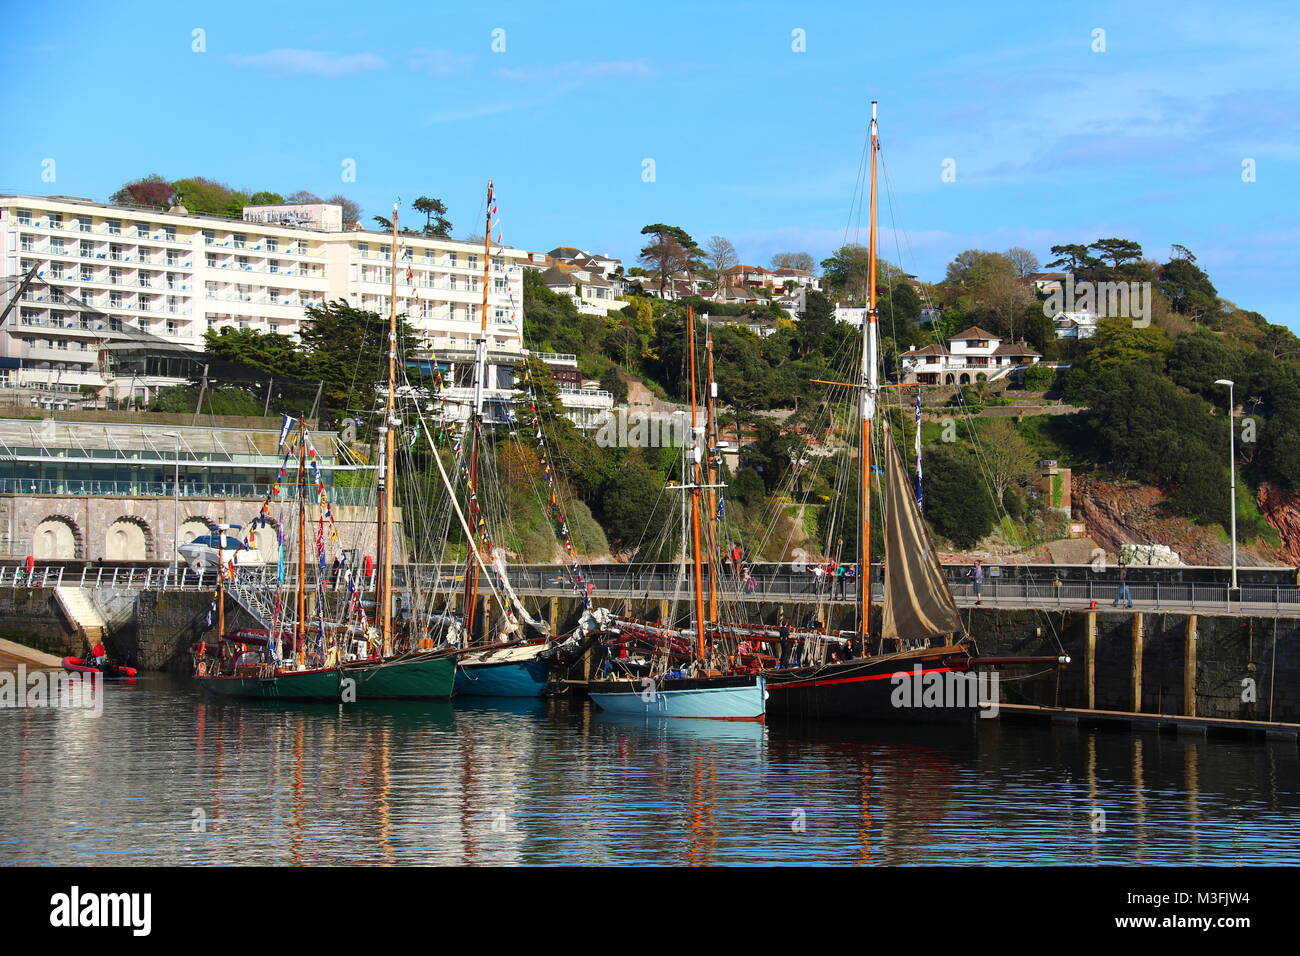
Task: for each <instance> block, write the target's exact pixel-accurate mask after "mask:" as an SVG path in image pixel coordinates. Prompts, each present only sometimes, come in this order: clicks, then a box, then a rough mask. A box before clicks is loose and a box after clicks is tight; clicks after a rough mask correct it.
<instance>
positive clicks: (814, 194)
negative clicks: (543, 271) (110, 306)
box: [0, 2, 1300, 331]
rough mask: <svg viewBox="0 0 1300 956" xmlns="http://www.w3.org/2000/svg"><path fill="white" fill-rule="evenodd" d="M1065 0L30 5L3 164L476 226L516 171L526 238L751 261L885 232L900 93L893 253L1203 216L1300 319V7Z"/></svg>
mask: <svg viewBox="0 0 1300 956" xmlns="http://www.w3.org/2000/svg"><path fill="white" fill-rule="evenodd" d="M1064 6H1066V5H1045V4H1041V3H994V4H970V3H943V2H929V3H926V4H923V5H917V4H870V5H868V4H862V3H856V2H855V3H848V2H846V3H824V4H794V3H788V2H787V3H763V2H759V3H745V4H743V5H741V4H735V5H734V6H727V7H723V8H720V9H719V8H706V5H704V4H699V3H675V2H659V3H655V4H610V5H608V6H606V5H602V4H568V5H566V4H558V3H552V4H537V3H522V4H513V3H499V4H495V5H491V6H485V5H477V4H468V3H382V2H379V3H369V4H365V3H355V2H348V3H340V2H316V3H311V4H301V5H290V4H274V3H266V2H262V3H256V4H254V3H239V2H230V3H223V4H220V5H217V4H211V5H209V4H203V3H195V4H184V5H181V4H175V3H159V4H153V3H148V2H138V3H131V4H119V5H116V6H115V5H110V4H102V3H97V4H89V3H87V4H60V3H43V4H23V5H21V6H18V5H13V6H11V7H10V8H9V9H8V10H7V11H6V16H5V30H4V33H3V36H0V63H3V66H2V67H0V79H2V80H3V83H4V88H5V90H6V94H7V95H6V96H5V97H4V98H3V102H0V120H2V121H3V122H4V124H5V125H4V128H5V130H6V133H7V135H6V137H5V139H6V143H5V146H4V149H3V150H2V151H0V190H3V191H20V192H33V193H63V194H69V195H77V196H86V197H90V198H95V199H105V198H107V197H108V195H109V194H110V193H112V192H113V191H114V190H115V189H116V188H117V187H118V186H119V185H120V184H121V183H122V182H124V181H126V180H128V179H131V178H133V177H135V176H139V175H143V174H145V173H150V172H159V173H162V174H163V175H165V176H168V177H169V178H178V177H181V176H189V175H207V176H210V177H212V178H215V179H218V180H221V181H223V182H227V183H229V184H231V185H233V186H237V187H242V188H249V189H271V190H275V191H278V192H282V193H288V192H291V191H294V190H296V189H309V190H311V191H313V192H316V193H318V194H320V195H330V194H333V193H336V192H343V193H344V194H346V195H350V196H352V197H353V198H354V199H356V200H357V201H359V202H360V203H361V204H362V205H363V207H364V208H365V210H366V215H367V216H370V215H373V214H375V213H380V214H385V215H386V214H387V212H388V209H389V207H390V206H391V204H392V202H393V200H394V199H395V198H397V197H400V198H401V199H402V200H403V201H404V202H409V201H410V200H412V199H414V198H415V197H416V196H418V195H421V194H426V195H433V196H438V197H441V198H442V199H444V200H445V201H446V202H447V203H448V205H449V206H450V218H451V219H452V220H453V222H454V223H455V226H456V233H457V234H458V235H461V234H466V233H468V232H470V231H471V230H474V229H476V228H477V227H478V225H479V219H480V217H481V215H482V212H481V210H482V193H483V187H484V183H485V181H486V180H487V179H488V178H489V177H491V178H493V179H495V180H496V182H497V184H498V193H499V195H500V216H501V231H502V233H503V238H504V240H505V241H506V242H507V243H509V244H511V245H516V246H522V247H525V248H529V249H540V250H543V251H544V250H547V249H550V248H552V247H554V246H557V245H576V246H581V247H583V248H587V249H590V250H592V251H595V252H606V253H609V254H612V255H618V256H621V257H622V258H624V259H625V260H626V261H628V263H629V264H632V262H633V260H634V258H635V255H636V252H637V249H638V248H639V245H640V236H639V231H640V229H641V227H642V226H643V225H645V224H646V223H651V222H668V223H674V224H679V225H681V226H683V227H684V228H685V229H686V230H687V231H689V232H690V233H691V234H692V235H693V236H695V237H696V239H697V240H699V241H700V242H703V241H704V240H705V239H707V238H708V237H709V236H711V235H715V234H716V235H724V236H727V237H728V238H730V239H731V240H732V241H733V242H734V243H735V245H736V247H737V249H738V251H739V253H740V256H741V259H742V261H745V262H752V263H757V264H763V265H765V264H767V262H768V260H769V259H770V257H771V255H772V254H773V253H775V252H783V251H807V252H811V253H812V254H813V255H814V256H816V257H817V258H818V259H819V260H820V259H821V258H823V257H824V256H825V255H826V254H827V253H829V252H830V251H831V250H832V249H833V248H834V247H836V246H838V245H839V244H840V243H841V242H842V241H843V240H844V239H845V238H846V237H847V238H849V239H854V238H859V237H861V238H865V231H863V232H862V233H861V234H859V233H858V229H859V227H860V225H861V228H863V230H865V225H864V224H861V223H860V217H859V216H858V214H857V212H856V211H855V210H854V208H853V197H854V192H855V182H856V178H857V172H858V164H859V159H860V156H861V151H862V144H863V138H864V133H865V121H866V116H867V110H868V102H869V101H870V100H871V99H872V98H875V99H878V100H879V101H880V103H881V107H880V109H881V139H882V143H883V154H882V155H883V158H884V162H885V166H886V171H887V173H888V178H889V183H890V187H891V196H890V201H889V202H882V206H881V222H882V228H883V229H884V233H883V236H882V254H884V255H885V256H886V257H888V258H890V259H893V260H895V261H898V262H899V263H900V264H901V265H903V267H904V268H906V269H907V270H908V271H910V272H914V273H916V274H918V275H920V276H921V277H922V278H925V279H931V280H937V279H939V278H941V277H942V274H943V269H944V266H945V264H946V263H947V262H948V260H949V259H951V258H952V256H953V255H954V254H956V253H957V252H959V251H961V250H963V249H967V248H972V247H978V248H986V249H994V250H1001V249H1005V248H1007V247H1008V246H1012V245H1022V246H1025V247H1027V248H1029V249H1031V250H1033V251H1034V252H1035V253H1037V254H1038V255H1039V258H1040V259H1041V260H1043V261H1044V262H1046V261H1047V259H1048V258H1050V257H1049V256H1048V254H1047V253H1048V247H1049V246H1051V245H1052V244H1054V243H1061V242H1085V243H1086V242H1091V241H1092V240H1094V239H1097V238H1101V237H1109V236H1122V237H1125V238H1132V239H1136V240H1138V241H1139V242H1141V243H1142V244H1143V246H1144V248H1145V249H1146V250H1147V253H1148V254H1149V255H1151V256H1152V257H1155V258H1159V259H1161V260H1163V259H1164V258H1167V255H1168V251H1169V245H1170V244H1171V243H1175V242H1177V243H1181V244H1183V245H1185V246H1188V247H1189V248H1190V249H1192V251H1193V252H1194V253H1195V254H1196V255H1197V256H1198V257H1199V260H1200V263H1201V264H1202V265H1203V266H1204V267H1205V268H1206V269H1207V270H1208V271H1209V273H1210V276H1211V278H1212V279H1213V280H1214V282H1215V284H1216V285H1217V286H1218V288H1219V292H1220V294H1221V295H1223V296H1225V297H1227V298H1230V299H1232V300H1233V301H1235V302H1237V303H1238V304H1239V305H1240V306H1242V307H1243V308H1249V309H1254V310H1256V311H1259V312H1262V313H1263V314H1264V315H1266V316H1267V317H1268V318H1270V319H1271V320H1272V321H1275V322H1282V323H1285V324H1287V325H1289V326H1291V327H1292V328H1293V329H1296V330H1298V331H1300V305H1298V304H1297V297H1296V294H1295V285H1296V272H1297V270H1296V263H1297V261H1298V259H1300V215H1298V214H1300V71H1297V69H1296V55H1297V54H1296V51H1297V50H1300V8H1296V6H1295V4H1294V3H1285V2H1278V3H1267V2H1263V3H1250V4H1237V5H1228V6H1226V7H1225V6H1224V5H1222V4H1218V5H1213V4H1200V3H1195V2H1191V3H1166V2H1144V3H1142V4H1134V3H1131V2H1125V3H1097V4H1087V3H1083V4H1071V5H1069V6H1070V7H1071V9H1058V7H1064ZM196 29H200V30H202V31H204V32H203V38H204V42H205V45H206V51H205V52H194V51H193V50H192V46H193V43H194V41H193V39H192V37H193V31H194V30H196ZM1098 29H1100V30H1104V31H1105V34H1104V40H1105V50H1104V52H1094V49H1093V47H1094V46H1095V45H1096V38H1095V36H1094V31H1095V30H1098ZM494 30H503V31H504V41H505V44H504V45H505V49H504V51H503V52H494V51H493V49H492V44H493V31H494ZM796 30H799V31H803V32H802V37H803V38H804V45H805V50H804V51H803V52H796V51H795V50H794V49H793V47H794V46H796V45H797V43H796V38H795V35H794V31H796ZM497 36H498V37H499V36H500V34H498V35H497ZM18 131H21V132H18ZM14 133H17V135H13V134H14ZM49 158H52V159H54V160H55V161H56V164H57V166H56V171H57V180H56V182H55V183H53V184H51V183H47V182H43V181H42V180H41V172H42V161H43V160H45V159H49ZM646 159H652V160H654V172H655V177H654V181H653V182H646V181H644V180H643V177H642V170H643V162H644V160H646ZM345 160H354V161H355V168H356V180H355V182H344V181H341V178H340V177H341V172H342V170H343V168H344V167H343V164H344V162H345ZM945 160H953V161H954V162H955V170H956V179H955V181H953V182H944V181H943V180H942V178H941V172H942V170H943V164H944V162H945ZM1245 160H1253V162H1254V166H1255V170H1256V178H1255V181H1254V182H1243V179H1242V163H1243V161H1245ZM410 215H414V214H413V213H411V214H410Z"/></svg>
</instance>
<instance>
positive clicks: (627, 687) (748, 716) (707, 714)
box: [587, 677, 767, 720]
mask: <svg viewBox="0 0 1300 956" xmlns="http://www.w3.org/2000/svg"><path fill="white" fill-rule="evenodd" d="M587 694H588V696H589V697H591V699H592V700H593V701H595V703H596V705H597V706H599V707H600V709H601V710H603V711H606V712H607V713H610V714H617V715H619V716H623V717H693V718H703V719H708V720H762V719H763V717H764V714H765V713H766V710H767V683H766V681H764V679H763V678H762V677H750V678H742V679H737V678H722V679H720V680H710V679H707V678H706V679H703V680H669V681H664V682H663V684H662V685H661V686H659V687H654V688H653V689H652V688H651V687H650V686H642V685H641V684H640V683H639V682H637V681H591V682H590V683H588V684H587Z"/></svg>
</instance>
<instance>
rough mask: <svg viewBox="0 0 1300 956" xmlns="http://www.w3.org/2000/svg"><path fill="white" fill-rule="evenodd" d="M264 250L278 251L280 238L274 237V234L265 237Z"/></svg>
mask: <svg viewBox="0 0 1300 956" xmlns="http://www.w3.org/2000/svg"><path fill="white" fill-rule="evenodd" d="M266 251H267V252H279V251H280V240H279V239H277V238H275V236H268V237H267V239H266Z"/></svg>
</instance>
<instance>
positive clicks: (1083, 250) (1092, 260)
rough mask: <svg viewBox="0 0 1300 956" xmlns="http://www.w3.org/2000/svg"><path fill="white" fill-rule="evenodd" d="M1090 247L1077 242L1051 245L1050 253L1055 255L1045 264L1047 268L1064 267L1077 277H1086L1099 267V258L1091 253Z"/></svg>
mask: <svg viewBox="0 0 1300 956" xmlns="http://www.w3.org/2000/svg"><path fill="white" fill-rule="evenodd" d="M1089 248H1090V247H1088V246H1084V245H1080V244H1078V243H1068V244H1066V245H1061V246H1052V255H1054V256H1056V258H1055V259H1053V260H1052V261H1051V262H1049V263H1048V264H1047V267H1048V268H1049V269H1065V270H1066V271H1067V272H1070V273H1073V274H1074V275H1075V276H1076V277H1078V278H1083V277H1086V276H1087V275H1089V274H1091V273H1093V272H1095V271H1096V270H1097V269H1099V268H1100V267H1101V260H1100V259H1098V258H1097V257H1096V256H1094V255H1092V254H1091V253H1090V252H1089V251H1088V250H1089Z"/></svg>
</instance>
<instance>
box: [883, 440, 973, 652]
mask: <svg viewBox="0 0 1300 956" xmlns="http://www.w3.org/2000/svg"><path fill="white" fill-rule="evenodd" d="M881 431H882V432H883V433H884V444H885V456H884V457H885V469H886V473H885V489H884V493H885V509H884V510H885V606H884V610H883V615H882V619H881V636H882V637H883V638H885V639H886V640H889V639H893V638H898V639H901V640H903V641H916V640H920V639H922V638H929V637H937V636H938V635H940V634H953V633H955V632H958V631H961V630H962V623H961V617H960V615H958V613H957V605H956V604H955V603H954V602H953V599H952V592H951V591H950V590H948V583H947V581H945V580H944V576H943V569H942V568H941V567H940V566H939V556H938V554H936V553H935V550H934V542H933V541H932V540H931V539H930V529H929V528H927V527H926V526H925V522H924V521H923V520H922V518H921V513H920V511H919V510H917V507H916V501H915V499H914V498H913V497H912V483H911V479H910V476H909V475H908V474H907V469H906V468H904V467H903V459H902V458H900V457H899V454H898V448H897V447H896V446H895V445H894V439H893V436H892V435H891V434H890V429H889V426H888V425H887V424H886V425H885V427H884V428H883V429H881Z"/></svg>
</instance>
